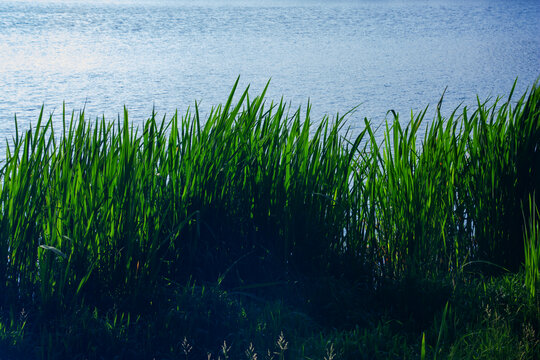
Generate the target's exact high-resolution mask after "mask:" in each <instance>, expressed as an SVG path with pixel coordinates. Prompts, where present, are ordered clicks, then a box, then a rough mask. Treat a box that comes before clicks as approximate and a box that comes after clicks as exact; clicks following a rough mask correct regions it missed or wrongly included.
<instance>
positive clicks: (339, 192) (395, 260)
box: [0, 84, 540, 312]
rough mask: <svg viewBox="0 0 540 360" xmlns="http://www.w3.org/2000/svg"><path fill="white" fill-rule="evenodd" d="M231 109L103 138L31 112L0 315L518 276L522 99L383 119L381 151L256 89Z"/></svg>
mask: <svg viewBox="0 0 540 360" xmlns="http://www.w3.org/2000/svg"><path fill="white" fill-rule="evenodd" d="M235 92H236V84H235V86H234V88H233V90H232V92H231V95H230V97H229V98H228V99H227V101H226V103H225V104H224V105H220V106H218V107H215V108H213V109H212V110H211V111H210V114H209V115H208V117H206V118H204V119H201V117H200V114H199V111H198V108H197V106H195V107H194V109H193V111H192V112H188V113H186V114H185V115H183V116H180V115H178V114H175V115H174V116H173V117H172V118H171V119H169V120H168V119H166V118H163V119H161V120H160V119H158V118H157V117H156V115H155V114H152V116H151V118H149V119H148V120H147V121H146V122H145V123H144V124H143V126H141V127H140V128H136V127H134V125H133V124H132V123H130V121H129V119H128V114H127V111H124V116H123V119H120V118H119V119H118V120H117V121H115V122H108V121H107V120H105V119H97V120H95V121H88V120H87V119H86V118H85V115H84V113H81V114H80V115H79V116H75V115H71V116H68V115H67V114H66V112H65V110H64V112H63V122H62V124H63V126H62V127H61V128H60V129H55V128H54V127H53V119H52V116H51V117H49V118H48V119H47V118H46V117H44V116H43V111H42V113H41V114H40V116H39V119H38V122H37V124H36V125H35V127H33V128H31V129H29V130H26V131H24V132H19V131H18V130H17V132H16V135H15V136H14V138H13V139H12V140H11V141H9V142H8V143H7V145H6V159H5V161H4V163H3V166H2V168H1V169H0V177H1V182H0V287H1V288H2V289H1V291H2V292H3V293H4V294H6V296H5V297H4V300H5V304H15V303H19V304H30V305H33V306H38V307H39V308H41V309H43V310H47V311H53V312H54V311H57V310H59V309H61V308H63V307H67V306H73V305H74V304H82V303H85V304H93V305H94V306H97V307H104V308H111V307H115V306H119V307H122V308H124V309H126V311H135V312H143V311H146V309H147V308H151V307H152V306H156V305H155V304H156V303H158V302H159V300H160V299H159V296H158V295H157V294H162V292H160V291H161V290H160V291H158V290H159V289H164V288H165V289H166V288H167V286H169V285H170V284H174V283H185V282H187V281H188V280H190V279H196V280H202V281H210V282H216V283H219V284H222V285H223V286H228V287H231V288H235V287H237V288H241V287H249V286H265V284H266V285H268V286H270V285H271V284H272V282H273V281H275V279H276V278H277V279H285V278H286V277H287V276H290V274H307V275H321V274H329V273H339V274H344V275H345V276H348V277H351V278H357V279H361V281H363V282H366V283H367V284H368V285H369V286H373V287H374V286H377V284H378V283H379V282H381V281H384V280H385V279H400V278H403V277H407V276H422V277H426V276H427V277H429V276H447V275H448V274H449V275H450V276H457V275H458V274H459V273H460V272H461V271H462V270H463V269H464V268H466V267H467V266H470V264H476V263H492V264H495V265H497V266H498V267H504V268H508V269H511V270H517V269H519V268H520V266H522V264H523V262H524V261H525V254H524V251H523V249H524V240H523V239H524V232H523V215H522V211H521V203H522V202H523V203H525V201H526V200H528V198H529V196H530V194H532V193H534V192H535V191H536V190H537V189H538V185H539V181H540V176H539V175H540V174H538V171H539V169H540V149H539V142H540V89H539V88H538V87H537V85H536V84H535V85H533V87H532V88H531V90H530V91H528V92H527V93H526V94H524V95H523V96H522V97H521V98H519V99H518V100H517V101H515V100H513V99H512V96H510V97H509V98H508V99H507V100H506V101H505V102H502V101H501V100H500V99H499V100H497V101H495V103H494V104H492V105H487V104H486V103H481V102H480V101H479V102H478V104H477V107H476V109H475V110H474V111H472V112H471V111H470V110H469V109H468V108H463V109H461V110H456V111H454V112H453V113H452V114H450V116H449V117H444V116H443V115H442V114H441V112H440V110H439V109H440V107H438V108H437V111H436V113H435V117H434V118H433V119H432V120H430V121H428V120H426V119H427V115H426V114H427V113H428V109H426V110H425V111H423V112H421V113H420V114H418V115H416V116H413V117H412V118H411V120H410V121H409V122H406V123H404V122H402V120H401V119H400V118H399V116H398V115H397V114H394V118H393V119H390V120H389V121H387V123H386V124H385V127H384V129H382V133H381V132H377V131H375V130H374V128H373V126H372V125H371V124H370V122H369V121H367V120H366V121H365V128H364V129H363V130H362V131H361V132H360V133H359V134H355V135H352V133H351V132H350V131H349V130H348V129H347V128H346V116H336V117H335V118H334V119H330V118H328V117H325V118H323V119H322V120H320V121H318V122H317V123H314V122H313V121H312V119H311V117H310V106H309V105H308V107H307V108H306V109H305V110H304V111H302V110H301V109H298V110H297V111H295V112H293V113H290V112H288V111H287V106H286V104H285V103H283V101H282V102H279V103H268V102H265V100H264V95H265V92H266V89H265V90H264V91H263V92H262V94H261V95H260V96H257V97H255V98H250V97H249V94H248V90H247V89H246V90H245V91H244V92H243V93H242V94H241V95H240V97H239V100H238V101H237V102H236V103H233V96H234V94H235ZM425 122H428V126H427V127H426V129H427V130H426V131H425V133H420V131H419V129H420V128H421V124H422V123H425ZM535 201H537V200H535ZM535 204H536V203H535ZM536 206H537V204H536ZM528 215H529V214H526V216H528ZM526 264H532V263H531V262H529V261H527V263H526ZM527 266H529V268H530V267H531V266H532V267H534V266H536V267H537V266H538V265H537V264H536V265H527ZM533 271H534V269H533ZM536 271H537V269H536ZM21 306H24V305H21Z"/></svg>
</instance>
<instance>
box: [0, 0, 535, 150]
mask: <svg viewBox="0 0 540 360" xmlns="http://www.w3.org/2000/svg"><path fill="white" fill-rule="evenodd" d="M538 19H540V1H538V0H513V1H507V0H467V1H461V0H446V1H440V0H432V1H420V0H406V1H387V0H359V1H354V2H353V1H348V2H335V1H326V2H316V1H314V0H313V1H310V0H305V1H297V0H291V1H276V0H265V1H262V0H260V1H248V0H245V1H235V2H231V1H226V0H221V1H217V0H216V1H211V0H209V1H199V0H196V1H181V0H178V1H176V0H168V1H167V0H162V1H146V2H145V1H142V0H124V1H115V2H105V1H101V2H100V1H97V2H96V1H77V2H75V1H49V0H45V1H43V0H42V1H38V2H35V1H28V2H26V1H16V2H13V1H9V2H0V94H1V95H0V139H1V138H6V137H10V135H11V134H12V133H13V132H14V121H13V118H14V114H15V113H16V114H17V118H18V119H19V122H20V123H23V124H28V123H30V122H33V123H35V121H36V119H37V116H38V114H39V110H40V108H41V106H42V105H44V106H45V114H50V113H54V114H55V119H56V121H60V116H59V114H60V113H61V110H62V103H63V102H64V101H65V104H66V108H67V109H68V110H69V111H71V110H73V109H75V110H78V109H81V108H83V107H84V108H85V109H86V114H87V115H89V116H90V117H91V118H94V117H97V116H102V115H104V116H105V117H106V118H111V119H115V118H116V117H117V115H118V113H120V112H122V111H123V110H122V109H123V106H124V105H126V106H127V108H128V110H129V113H130V117H131V118H132V119H133V120H134V121H136V122H140V121H142V120H144V119H146V118H147V117H148V116H149V115H150V114H151V111H152V108H155V110H156V111H157V113H158V114H159V115H164V114H165V113H166V114H169V115H170V114H172V113H173V112H174V111H175V109H178V110H179V111H180V112H184V111H185V110H186V109H187V107H188V106H193V103H194V101H195V100H197V101H199V102H200V103H201V107H202V108H203V110H204V109H209V107H210V106H212V105H216V104H218V103H222V102H225V100H226V98H227V96H228V93H229V91H230V89H231V87H232V85H233V83H234V81H235V80H236V78H237V76H238V75H240V76H241V80H240V85H239V86H240V88H244V87H245V86H247V85H248V84H251V89H252V91H251V94H252V95H256V94H257V93H258V92H259V91H260V90H261V89H262V88H263V87H264V85H265V84H266V82H267V81H268V80H269V79H270V78H271V84H270V88H269V92H268V96H267V98H268V99H269V100H272V99H273V100H279V99H280V98H281V96H283V97H284V99H285V100H287V101H290V102H291V103H292V106H293V107H297V106H299V105H302V106H303V107H304V108H305V106H306V104H307V102H308V99H309V100H310V101H311V103H312V104H313V109H312V115H313V117H314V118H315V119H317V118H320V117H321V116H323V114H330V115H334V114H335V113H336V112H340V113H343V112H345V111H347V110H349V109H351V108H352V107H354V106H356V105H359V104H361V105H360V107H359V108H358V110H357V111H356V113H354V114H353V115H352V116H351V117H350V119H349V124H350V125H351V126H352V127H353V128H360V127H361V126H362V123H363V118H364V117H367V118H369V119H372V120H373V121H374V122H376V121H381V120H382V119H384V117H385V115H386V112H387V111H388V110H389V109H394V110H396V111H398V112H400V113H401V114H402V117H403V118H408V117H409V114H410V111H411V110H413V111H415V112H416V111H419V110H420V109H422V108H424V107H425V106H426V105H428V104H431V105H432V107H435V105H436V103H437V102H438V100H439V97H440V95H441V94H442V92H443V90H444V89H445V88H446V87H448V89H447V91H446V95H445V102H444V106H443V112H446V113H447V114H449V113H450V111H451V110H452V109H453V108H454V107H456V106H458V105H459V104H460V103H463V104H466V105H474V104H475V102H476V95H477V94H478V95H479V96H480V98H481V99H486V98H487V97H489V96H497V95H506V94H508V92H509V90H510V89H511V87H512V84H513V82H514V80H515V79H516V77H518V78H519V80H518V84H517V91H518V93H521V92H523V91H524V90H525V89H526V88H527V87H528V86H530V85H531V84H532V83H533V82H534V80H535V79H536V78H537V77H538V76H539V75H540V40H539V39H540V37H539V36H538V34H540V21H539V20H538ZM20 126H21V125H20Z"/></svg>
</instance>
